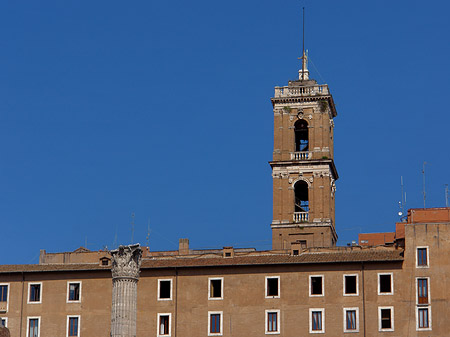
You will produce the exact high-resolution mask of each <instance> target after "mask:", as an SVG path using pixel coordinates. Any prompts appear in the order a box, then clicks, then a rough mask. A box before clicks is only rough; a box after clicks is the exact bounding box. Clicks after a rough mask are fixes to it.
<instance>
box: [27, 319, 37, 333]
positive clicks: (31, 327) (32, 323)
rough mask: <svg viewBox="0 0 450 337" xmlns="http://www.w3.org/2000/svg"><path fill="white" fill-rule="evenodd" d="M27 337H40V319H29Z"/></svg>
mask: <svg viewBox="0 0 450 337" xmlns="http://www.w3.org/2000/svg"><path fill="white" fill-rule="evenodd" d="M27 330H28V335H27V337H39V317H32V318H28V329H27Z"/></svg>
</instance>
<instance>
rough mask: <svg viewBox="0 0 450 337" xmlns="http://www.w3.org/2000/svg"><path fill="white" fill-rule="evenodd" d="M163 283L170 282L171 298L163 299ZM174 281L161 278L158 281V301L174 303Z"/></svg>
mask: <svg viewBox="0 0 450 337" xmlns="http://www.w3.org/2000/svg"><path fill="white" fill-rule="evenodd" d="M161 281H169V282H170V297H169V298H161V297H160V296H161ZM172 286H173V281H172V279H171V278H160V279H158V292H157V294H158V301H172V290H173V287H172Z"/></svg>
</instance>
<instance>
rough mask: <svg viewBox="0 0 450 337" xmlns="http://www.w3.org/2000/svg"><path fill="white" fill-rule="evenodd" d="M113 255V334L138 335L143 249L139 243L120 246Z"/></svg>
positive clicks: (121, 335) (115, 336) (126, 336)
mask: <svg viewBox="0 0 450 337" xmlns="http://www.w3.org/2000/svg"><path fill="white" fill-rule="evenodd" d="M111 255H112V259H113V261H112V268H111V272H112V279H113V289H112V308H111V336H112V337H136V314H137V283H138V280H139V273H140V268H141V258H142V249H141V247H140V246H139V244H136V245H129V246H120V247H119V248H118V249H116V250H113V251H111Z"/></svg>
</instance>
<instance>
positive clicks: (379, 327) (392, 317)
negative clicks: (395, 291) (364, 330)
mask: <svg viewBox="0 0 450 337" xmlns="http://www.w3.org/2000/svg"><path fill="white" fill-rule="evenodd" d="M383 309H390V310H391V328H390V329H382V328H381V310H383ZM378 331H380V332H383V331H394V307H392V306H390V307H378Z"/></svg>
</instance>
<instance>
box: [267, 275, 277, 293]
mask: <svg viewBox="0 0 450 337" xmlns="http://www.w3.org/2000/svg"><path fill="white" fill-rule="evenodd" d="M278 297H280V277H279V276H266V298H278Z"/></svg>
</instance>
